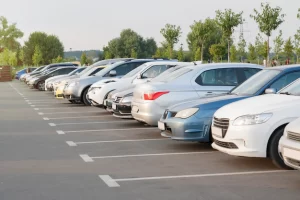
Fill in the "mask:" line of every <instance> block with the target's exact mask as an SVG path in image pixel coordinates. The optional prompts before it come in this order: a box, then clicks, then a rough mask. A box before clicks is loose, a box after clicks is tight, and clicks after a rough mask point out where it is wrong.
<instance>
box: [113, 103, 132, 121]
mask: <svg viewBox="0 0 300 200" xmlns="http://www.w3.org/2000/svg"><path fill="white" fill-rule="evenodd" d="M112 110H113V115H114V116H115V117H118V118H123V119H132V118H133V117H132V115H131V103H128V104H122V103H113V104H112Z"/></svg>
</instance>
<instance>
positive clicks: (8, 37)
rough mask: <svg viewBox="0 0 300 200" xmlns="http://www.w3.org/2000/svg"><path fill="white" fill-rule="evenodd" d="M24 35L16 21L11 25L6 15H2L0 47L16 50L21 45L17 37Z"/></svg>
mask: <svg viewBox="0 0 300 200" xmlns="http://www.w3.org/2000/svg"><path fill="white" fill-rule="evenodd" d="M23 35H24V34H23V32H22V31H20V30H19V29H18V28H17V27H16V24H15V23H14V24H10V25H9V24H8V21H7V19H6V18H5V17H3V16H2V17H0V48H7V49H8V50H11V51H16V50H17V49H18V47H19V46H20V44H19V42H18V41H17V39H19V38H21V37H23Z"/></svg>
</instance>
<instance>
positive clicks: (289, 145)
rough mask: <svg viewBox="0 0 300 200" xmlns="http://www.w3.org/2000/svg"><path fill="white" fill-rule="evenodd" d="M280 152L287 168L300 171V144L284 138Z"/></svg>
mask: <svg viewBox="0 0 300 200" xmlns="http://www.w3.org/2000/svg"><path fill="white" fill-rule="evenodd" d="M279 151H280V152H281V155H282V157H283V159H284V163H285V164H286V165H287V166H289V167H292V168H294V169H298V170H300V142H298V141H295V140H290V139H288V138H287V137H286V136H282V137H281V139H280V141H279Z"/></svg>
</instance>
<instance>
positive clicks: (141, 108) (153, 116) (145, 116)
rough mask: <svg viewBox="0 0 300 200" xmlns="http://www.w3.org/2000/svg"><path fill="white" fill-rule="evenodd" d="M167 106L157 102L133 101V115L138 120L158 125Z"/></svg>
mask: <svg viewBox="0 0 300 200" xmlns="http://www.w3.org/2000/svg"><path fill="white" fill-rule="evenodd" d="M164 111H165V108H162V107H160V106H159V105H157V104H156V103H155V102H147V103H136V102H132V105H131V115H132V117H133V118H134V119H136V120H137V121H141V122H145V123H146V124H149V125H151V126H157V122H158V121H159V120H160V117H161V116H162V114H163V113H164Z"/></svg>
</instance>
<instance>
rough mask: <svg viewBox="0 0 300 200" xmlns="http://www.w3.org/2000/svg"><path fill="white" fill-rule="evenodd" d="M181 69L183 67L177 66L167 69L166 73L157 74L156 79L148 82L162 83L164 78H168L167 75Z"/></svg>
mask: <svg viewBox="0 0 300 200" xmlns="http://www.w3.org/2000/svg"><path fill="white" fill-rule="evenodd" d="M183 67H184V66H177V67H172V68H169V69H167V70H166V71H164V72H163V73H161V74H159V75H158V76H157V77H155V78H153V79H151V80H150V82H160V81H163V80H164V79H165V77H166V76H168V75H169V74H171V73H173V72H174V71H177V70H179V69H181V68H183Z"/></svg>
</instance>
